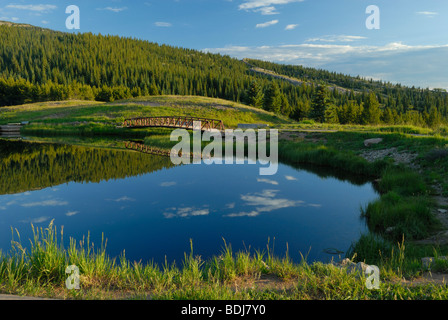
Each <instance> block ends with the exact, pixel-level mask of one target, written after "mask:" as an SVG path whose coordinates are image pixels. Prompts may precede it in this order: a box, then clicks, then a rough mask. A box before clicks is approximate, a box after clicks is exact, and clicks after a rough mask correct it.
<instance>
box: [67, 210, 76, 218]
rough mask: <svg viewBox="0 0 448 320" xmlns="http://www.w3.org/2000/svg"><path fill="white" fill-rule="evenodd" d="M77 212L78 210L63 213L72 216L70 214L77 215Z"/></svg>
mask: <svg viewBox="0 0 448 320" xmlns="http://www.w3.org/2000/svg"><path fill="white" fill-rule="evenodd" d="M78 213H79V211H69V212H67V213H66V214H65V215H66V216H67V217H72V216H74V215H77V214H78Z"/></svg>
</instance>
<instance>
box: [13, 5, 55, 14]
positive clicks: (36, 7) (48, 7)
mask: <svg viewBox="0 0 448 320" xmlns="http://www.w3.org/2000/svg"><path fill="white" fill-rule="evenodd" d="M6 8H9V9H18V10H28V11H34V12H41V13H45V12H50V11H52V10H55V9H56V8H57V6H55V5H51V4H9V5H7V6H6Z"/></svg>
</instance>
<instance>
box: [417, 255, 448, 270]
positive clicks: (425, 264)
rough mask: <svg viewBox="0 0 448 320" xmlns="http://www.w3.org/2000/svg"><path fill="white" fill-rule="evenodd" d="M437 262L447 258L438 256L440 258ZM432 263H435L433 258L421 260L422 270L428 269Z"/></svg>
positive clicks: (447, 258)
mask: <svg viewBox="0 0 448 320" xmlns="http://www.w3.org/2000/svg"><path fill="white" fill-rule="evenodd" d="M437 260H448V257H446V256H440V257H438V258H437ZM434 261H435V258H434V257H425V258H422V266H423V268H429V267H430V265H431V263H433V262H434Z"/></svg>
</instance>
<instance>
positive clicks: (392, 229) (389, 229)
mask: <svg viewBox="0 0 448 320" xmlns="http://www.w3.org/2000/svg"><path fill="white" fill-rule="evenodd" d="M394 230H395V227H389V228H387V229H386V233H392V232H393V231H394Z"/></svg>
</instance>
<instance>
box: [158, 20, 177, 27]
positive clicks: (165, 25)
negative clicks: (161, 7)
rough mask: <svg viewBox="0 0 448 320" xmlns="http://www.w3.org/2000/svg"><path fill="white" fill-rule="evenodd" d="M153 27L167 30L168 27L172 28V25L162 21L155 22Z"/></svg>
mask: <svg viewBox="0 0 448 320" xmlns="http://www.w3.org/2000/svg"><path fill="white" fill-rule="evenodd" d="M154 25H155V26H156V27H164V28H169V27H172V26H173V25H172V24H171V23H169V22H162V21H158V22H155V23H154Z"/></svg>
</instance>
